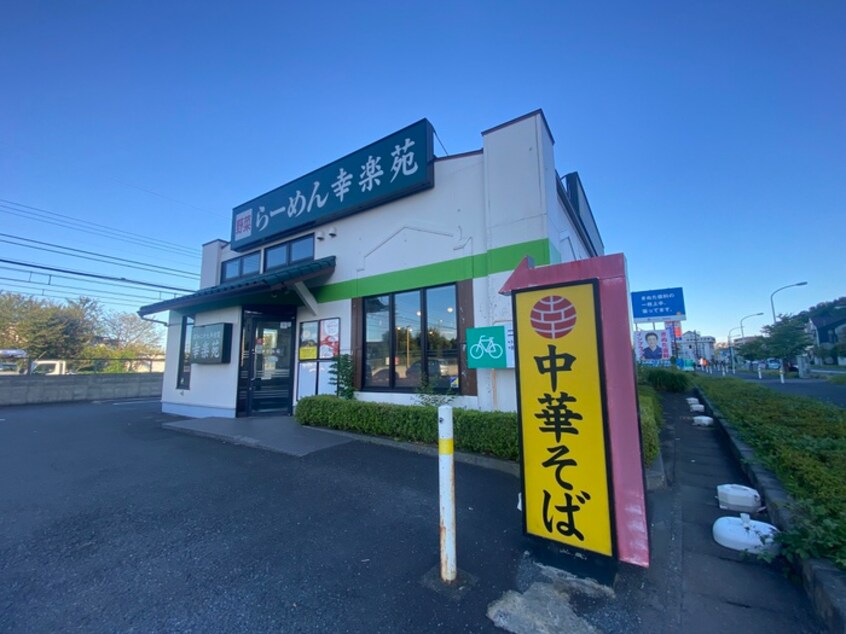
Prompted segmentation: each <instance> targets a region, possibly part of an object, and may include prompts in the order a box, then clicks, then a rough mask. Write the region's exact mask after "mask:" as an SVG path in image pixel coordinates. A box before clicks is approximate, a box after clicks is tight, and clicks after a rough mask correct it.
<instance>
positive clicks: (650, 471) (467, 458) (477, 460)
mask: <svg viewBox="0 0 846 634" xmlns="http://www.w3.org/2000/svg"><path fill="white" fill-rule="evenodd" d="M309 427H314V428H315V429H320V430H322V431H326V432H329V433H332V434H338V435H339V436H344V437H346V438H349V439H351V440H358V441H360V442H369V443H373V444H374V445H383V446H386V447H393V448H395V449H403V450H404V451H413V452H414V453H419V454H423V455H426V456H435V457H437V455H438V448H437V447H434V446H432V445H419V444H416V443H412V442H404V441H401V440H392V439H390V438H382V437H381V436H368V435H367V434H356V433H355V432H351V431H340V430H337V429H329V428H327V427H320V426H317V425H309ZM454 455H455V461H456V462H463V463H465V464H472V465H476V466H477V467H483V468H485V469H494V470H496V471H502V472H503V473H508V474H510V475H513V476H514V477H515V478H519V477H520V463H518V462H514V461H511V460H503V459H502V458H493V457H491V456H483V455H480V454H474V453H464V452H461V451H456V452H455V454H454ZM645 474H646V475H645V477H646V488H647V490H649V491H652V490H653V489H660V488H662V487H664V486H665V485H666V484H667V480H666V476H665V475H664V460H663V458H662V457H661V452H660V451H659V452H658V457H656V458H655V460H654V461H653V462H652V464H651V465H649V467H647V468H646V469H645Z"/></svg>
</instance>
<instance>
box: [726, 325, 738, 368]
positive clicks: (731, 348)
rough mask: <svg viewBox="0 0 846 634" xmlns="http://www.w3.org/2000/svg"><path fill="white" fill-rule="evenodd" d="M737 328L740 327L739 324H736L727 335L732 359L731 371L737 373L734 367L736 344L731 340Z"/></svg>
mask: <svg viewBox="0 0 846 634" xmlns="http://www.w3.org/2000/svg"><path fill="white" fill-rule="evenodd" d="M737 329H738V326H735V327H734V328H732V329H731V330H729V334H728V337H727V339H728V347H729V359H730V360H731V373H732V374H737V372H735V369H734V345H733V344H732V341H731V333H733V332H734V331H735V330H737Z"/></svg>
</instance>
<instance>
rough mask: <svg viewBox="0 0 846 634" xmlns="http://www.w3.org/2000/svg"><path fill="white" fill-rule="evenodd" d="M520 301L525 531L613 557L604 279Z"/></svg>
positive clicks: (524, 295) (530, 293)
mask: <svg viewBox="0 0 846 634" xmlns="http://www.w3.org/2000/svg"><path fill="white" fill-rule="evenodd" d="M513 301H514V322H515V336H516V346H517V377H518V385H519V395H520V396H519V410H520V436H521V442H522V461H523V462H522V472H523V500H524V501H523V513H524V526H525V530H526V532H527V533H529V534H531V535H537V536H538V537H543V538H546V539H551V540H554V541H557V542H561V543H563V544H567V545H569V546H575V547H577V548H582V549H585V550H589V551H593V552H597V553H601V554H603V555H608V556H611V555H613V543H612V533H611V502H610V495H609V484H610V483H609V476H608V464H607V457H606V442H605V438H606V436H605V426H606V416H605V406H604V403H603V397H604V395H603V390H602V372H601V359H600V344H599V328H598V324H597V318H598V310H599V305H598V302H599V299H598V295H597V292H596V284H595V283H594V282H590V281H587V282H581V283H578V284H575V285H567V286H556V287H551V288H545V289H542V290H535V289H532V290H526V291H520V292H516V293H515V294H514V300H513Z"/></svg>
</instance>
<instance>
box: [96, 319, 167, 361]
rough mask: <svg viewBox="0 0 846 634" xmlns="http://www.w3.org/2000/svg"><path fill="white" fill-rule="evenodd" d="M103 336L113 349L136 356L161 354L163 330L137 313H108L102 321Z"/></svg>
mask: <svg viewBox="0 0 846 634" xmlns="http://www.w3.org/2000/svg"><path fill="white" fill-rule="evenodd" d="M101 332H102V336H103V337H104V339H105V341H106V342H108V344H107V345H110V346H111V347H113V348H117V349H119V350H126V351H128V352H132V353H134V354H138V355H143V354H153V353H156V352H161V348H162V329H161V327H160V326H159V325H158V324H155V323H153V322H150V321H147V320H145V319H141V318H140V317H139V316H138V315H136V314H135V313H118V312H111V313H107V314H106V315H105V316H104V318H103V321H102V331H101Z"/></svg>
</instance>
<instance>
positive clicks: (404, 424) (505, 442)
mask: <svg viewBox="0 0 846 634" xmlns="http://www.w3.org/2000/svg"><path fill="white" fill-rule="evenodd" d="M295 416H296V418H297V420H298V421H299V422H301V423H302V424H303V425H318V426H321V427H329V428H330V429H341V430H344V431H352V432H358V433H362V434H370V435H373V436H387V437H389V438H394V439H396V440H403V441H408V442H421V443H429V444H434V443H437V442H438V414H437V409H436V408H434V407H425V406H422V405H391V404H388V403H366V402H363V401H345V400H341V399H339V398H336V397H334V396H310V397H308V398H304V399H301V400H300V401H299V402H298V403H297V410H296V412H295ZM453 425H454V437H455V448H456V450H458V451H467V452H470V453H481V454H489V455H492V456H497V457H499V458H505V459H507V460H517V457H518V449H517V414H514V413H508V412H479V411H477V410H468V409H455V410H453Z"/></svg>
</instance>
